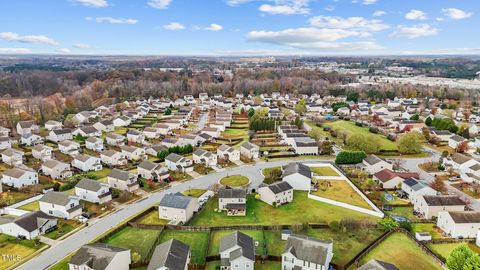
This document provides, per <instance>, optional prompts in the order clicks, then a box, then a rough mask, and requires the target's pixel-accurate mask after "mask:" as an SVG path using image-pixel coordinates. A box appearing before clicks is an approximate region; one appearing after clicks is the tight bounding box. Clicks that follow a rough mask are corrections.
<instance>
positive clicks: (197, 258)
mask: <svg viewBox="0 0 480 270" xmlns="http://www.w3.org/2000/svg"><path fill="white" fill-rule="evenodd" d="M208 237H209V233H208V232H188V231H174V230H164V231H162V234H161V236H160V243H163V242H166V241H168V240H170V239H172V238H174V239H177V240H178V241H181V242H183V243H185V244H187V245H189V246H190V248H191V249H192V261H191V262H192V263H194V264H204V263H205V257H206V254H207V248H208Z"/></svg>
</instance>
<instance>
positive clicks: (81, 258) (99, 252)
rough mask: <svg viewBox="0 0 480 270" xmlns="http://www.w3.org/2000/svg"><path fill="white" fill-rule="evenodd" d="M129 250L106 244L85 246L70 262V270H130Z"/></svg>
mask: <svg viewBox="0 0 480 270" xmlns="http://www.w3.org/2000/svg"><path fill="white" fill-rule="evenodd" d="M131 256H132V255H131V254H130V250H129V249H125V248H119V247H114V246H110V245H107V244H104V243H92V244H86V245H83V246H82V247H81V248H80V249H79V250H78V251H77V253H75V255H73V256H72V258H71V259H70V261H69V262H68V269H69V270H90V269H95V270H97V269H102V270H128V269H130V264H131Z"/></svg>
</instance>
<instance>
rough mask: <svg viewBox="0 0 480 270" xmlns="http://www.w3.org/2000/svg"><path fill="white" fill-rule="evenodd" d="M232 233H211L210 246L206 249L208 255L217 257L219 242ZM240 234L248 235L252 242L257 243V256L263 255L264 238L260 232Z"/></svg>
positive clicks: (244, 231)
mask: <svg viewBox="0 0 480 270" xmlns="http://www.w3.org/2000/svg"><path fill="white" fill-rule="evenodd" d="M233 232H234V231H212V232H211V235H210V246H209V247H208V255H217V254H218V251H219V249H220V240H221V239H222V237H224V236H225V235H227V234H230V233H233ZM240 232H242V233H244V234H246V235H249V236H250V237H252V238H253V240H254V241H258V243H259V245H258V247H257V251H256V252H257V254H264V253H263V252H264V249H263V245H264V238H263V231H261V230H258V231H257V230H241V231H240Z"/></svg>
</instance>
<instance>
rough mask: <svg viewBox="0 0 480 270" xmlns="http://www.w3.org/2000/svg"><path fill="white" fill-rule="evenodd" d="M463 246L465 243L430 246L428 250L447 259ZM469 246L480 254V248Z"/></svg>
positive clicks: (469, 244) (470, 244)
mask: <svg viewBox="0 0 480 270" xmlns="http://www.w3.org/2000/svg"><path fill="white" fill-rule="evenodd" d="M462 244H464V243H446V244H428V248H430V250H432V251H433V252H434V253H435V254H437V255H439V256H441V257H443V258H445V259H447V258H448V257H449V256H450V254H451V253H452V251H453V250H454V249H455V248H457V247H459V246H461V245H462ZM467 245H468V247H469V248H470V249H471V250H473V251H474V252H476V253H478V254H480V247H478V246H476V245H475V244H474V243H467Z"/></svg>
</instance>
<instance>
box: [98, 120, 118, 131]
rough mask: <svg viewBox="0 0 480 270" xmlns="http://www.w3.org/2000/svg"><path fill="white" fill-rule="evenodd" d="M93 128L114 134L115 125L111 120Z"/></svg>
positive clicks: (99, 123) (103, 121)
mask: <svg viewBox="0 0 480 270" xmlns="http://www.w3.org/2000/svg"><path fill="white" fill-rule="evenodd" d="M93 127H94V128H96V129H97V130H98V131H100V132H112V131H113V130H114V129H115V126H114V125H113V121H111V120H102V121H100V122H97V123H95V124H93Z"/></svg>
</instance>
